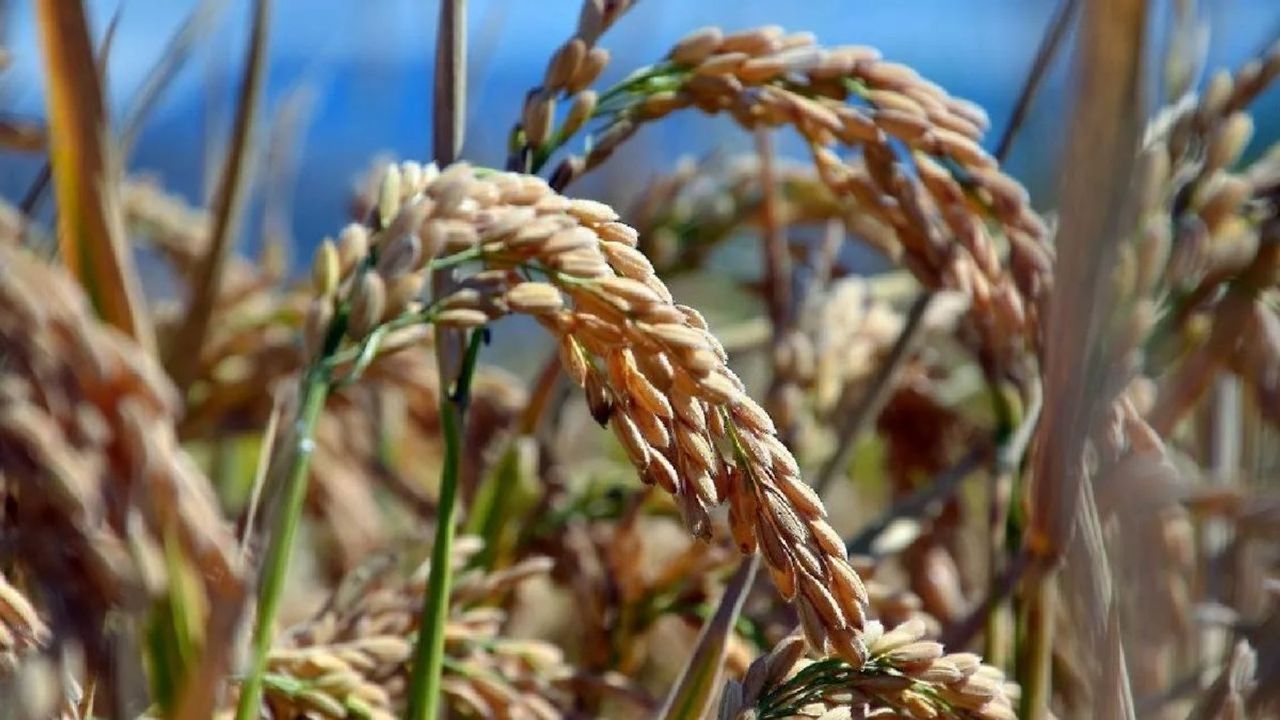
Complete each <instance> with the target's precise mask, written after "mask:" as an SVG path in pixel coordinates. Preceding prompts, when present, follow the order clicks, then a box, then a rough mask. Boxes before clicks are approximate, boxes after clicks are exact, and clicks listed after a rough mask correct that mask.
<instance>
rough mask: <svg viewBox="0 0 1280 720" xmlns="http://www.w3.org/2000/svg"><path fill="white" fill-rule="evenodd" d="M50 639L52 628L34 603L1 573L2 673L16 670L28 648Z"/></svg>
mask: <svg viewBox="0 0 1280 720" xmlns="http://www.w3.org/2000/svg"><path fill="white" fill-rule="evenodd" d="M48 642H49V628H48V626H46V625H45V624H44V621H43V620H41V619H40V616H39V615H38V614H37V613H36V609H35V607H34V606H33V605H32V604H31V601H30V600H27V598H26V596H24V595H23V594H22V593H21V592H19V591H18V589H17V588H15V587H14V586H12V585H10V584H9V581H8V580H7V579H5V577H4V575H3V574H0V677H6V676H8V675H10V674H12V673H13V671H14V670H15V669H16V668H17V666H18V661H19V658H21V657H22V655H23V654H25V653H26V652H27V651H29V650H32V649H35V648H39V647H42V646H44V645H45V644H46V643H48Z"/></svg>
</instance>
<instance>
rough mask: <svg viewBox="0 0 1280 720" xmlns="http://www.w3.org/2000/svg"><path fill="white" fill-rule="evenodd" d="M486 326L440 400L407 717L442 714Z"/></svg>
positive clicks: (423, 719)
mask: <svg viewBox="0 0 1280 720" xmlns="http://www.w3.org/2000/svg"><path fill="white" fill-rule="evenodd" d="M486 332H487V331H486V330H484V329H480V330H477V331H476V332H474V333H472V334H471V342H470V343H469V344H468V346H467V354H466V356H465V358H464V359H463V362H462V369H461V371H460V372H459V373H458V382H457V386H456V387H455V388H454V391H453V393H452V394H450V395H446V396H444V397H442V398H441V400H440V422H441V426H442V432H443V433H444V468H443V469H442V470H441V477H440V500H439V503H438V505H437V508H438V510H437V518H436V539H435V545H434V546H433V547H432V548H431V573H430V575H429V576H428V578H427V593H426V595H424V596H423V599H422V614H421V616H420V617H419V623H418V640H417V643H416V645H415V647H414V651H413V666H412V674H411V676H410V682H409V706H408V710H407V712H406V714H405V717H406V718H407V720H435V718H436V717H437V716H438V715H439V706H440V696H441V694H440V679H441V676H442V674H443V671H444V626H445V621H446V620H447V619H448V617H449V592H450V589H451V588H450V586H451V585H452V583H453V563H452V555H453V536H454V533H455V528H456V524H457V523H456V519H457V514H458V502H457V499H458V476H459V474H460V473H459V469H460V465H461V459H462V440H463V437H462V428H463V420H464V419H465V416H466V410H467V402H468V400H469V399H470V392H471V379H472V377H473V376H474V375H475V369H476V360H477V359H478V358H479V355H480V343H481V342H482V341H483V339H484V337H485V334H486Z"/></svg>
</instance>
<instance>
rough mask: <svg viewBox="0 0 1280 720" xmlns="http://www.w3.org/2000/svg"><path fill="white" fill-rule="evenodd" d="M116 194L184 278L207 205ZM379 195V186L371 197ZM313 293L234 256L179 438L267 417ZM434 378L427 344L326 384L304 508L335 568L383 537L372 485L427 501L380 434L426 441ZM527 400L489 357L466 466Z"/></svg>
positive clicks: (198, 249)
mask: <svg viewBox="0 0 1280 720" xmlns="http://www.w3.org/2000/svg"><path fill="white" fill-rule="evenodd" d="M375 191H376V182H375ZM123 202H124V207H125V212H126V216H127V218H128V220H129V223H130V229H131V230H132V232H133V233H134V235H135V237H136V238H138V239H139V240H145V241H146V242H147V244H148V245H149V246H150V248H151V249H153V250H154V251H156V252H157V254H159V255H160V256H161V257H163V258H164V259H165V261H166V262H167V264H168V265H169V267H170V268H171V269H172V271H173V273H174V275H175V277H176V278H177V279H178V280H180V281H185V279H186V278H188V277H189V276H190V275H191V272H192V270H193V269H194V268H195V267H196V266H197V264H198V262H199V260H200V258H201V255H202V252H203V250H204V248H205V245H206V242H207V240H206V233H207V228H208V227H209V218H208V214H207V213H206V212H204V211H202V210H199V209H197V208H192V207H190V206H189V205H187V204H186V203H185V202H183V201H182V200H181V199H180V198H177V197H175V196H173V195H170V194H168V193H166V192H165V191H164V190H163V189H162V188H160V187H158V186H156V185H155V184H154V183H151V182H146V181H129V182H126V183H125V184H124V187H123ZM375 204H376V197H375V198H374V199H373V200H372V201H370V203H369V205H370V207H372V206H374V205H375ZM310 299H311V290H310V288H309V287H308V286H306V285H305V284H304V285H303V286H301V287H291V286H287V285H285V284H284V283H283V281H282V278H281V277H279V276H278V274H276V273H275V272H274V271H272V270H271V269H270V268H266V269H263V268H261V267H260V266H256V265H254V264H252V263H250V262H249V261H248V260H247V259H245V258H243V257H235V258H233V259H232V262H231V263H230V265H229V267H228V268H227V274H226V279H225V282H224V289H223V292H222V293H221V294H220V296H219V300H218V302H217V304H216V306H215V308H214V313H215V319H216V321H215V322H214V323H213V327H212V328H211V329H210V333H209V337H208V339H207V341H206V345H205V348H204V350H203V353H202V355H203V359H202V362H201V363H200V366H199V368H198V369H197V372H196V381H195V383H194V384H193V386H192V388H191V391H190V392H188V393H187V397H186V410H185V412H184V413H183V416H182V418H181V419H180V421H179V425H178V432H179V437H180V438H183V439H186V438H202V437H209V436H211V435H216V436H223V435H226V434H229V433H240V432H261V431H262V430H263V428H265V427H266V426H267V424H268V419H269V417H270V415H271V412H272V409H273V407H274V406H275V404H276V399H277V398H278V397H280V396H281V395H282V394H283V393H286V392H287V391H288V389H289V388H291V387H292V386H293V384H294V383H293V379H294V378H295V376H296V374H297V373H298V372H299V371H301V370H302V369H303V368H304V367H305V365H306V362H307V358H306V357H304V354H303V351H302V348H301V347H300V346H299V344H298V342H297V336H298V328H299V327H300V326H301V325H302V318H303V315H304V314H305V312H306V308H307V303H308V302H309V301H310ZM157 320H158V322H159V325H160V327H161V330H162V333H163V331H164V330H165V329H166V328H168V327H169V325H168V324H167V317H166V316H165V314H163V313H162V314H161V315H160V317H158V318H157ZM174 320H180V317H178V318H174ZM438 384H439V383H438V377H437V374H436V369H435V362H434V360H433V359H432V357H431V355H430V353H428V352H414V353H384V354H382V355H380V356H379V357H378V358H377V360H376V362H372V363H370V364H369V366H368V367H367V368H365V369H364V372H363V375H362V378H361V382H360V383H356V384H347V385H344V386H342V387H338V388H335V390H334V392H332V393H331V394H330V397H329V399H328V401H327V402H326V405H325V412H324V414H323V415H322V417H321V419H320V421H319V423H318V426H317V429H316V437H315V441H316V444H315V445H316V446H315V451H314V457H315V462H313V463H311V479H310V482H309V483H308V485H307V492H308V502H307V508H308V510H309V511H311V512H314V513H315V515H316V516H317V519H318V520H319V521H320V524H319V526H318V528H317V529H320V530H323V531H325V532H323V533H322V535H321V538H320V539H321V541H322V544H323V546H324V551H323V552H322V553H320V556H321V558H322V559H323V561H324V563H325V569H326V570H327V571H328V573H329V574H330V575H331V576H332V577H333V578H335V579H336V578H338V577H341V576H342V575H343V574H344V573H345V572H346V571H348V570H350V569H351V568H352V566H353V565H354V563H355V562H357V561H358V560H359V559H360V558H361V557H363V556H364V555H365V554H366V553H367V552H368V551H369V550H370V549H371V548H373V547H376V546H378V545H380V544H381V543H383V542H385V541H386V539H387V536H386V530H387V524H386V522H385V519H384V518H383V517H382V511H381V510H380V508H379V506H378V500H377V498H376V492H377V490H378V489H379V487H380V486H381V487H383V488H389V489H390V490H391V491H392V492H393V493H395V494H397V495H399V496H401V497H402V498H404V499H405V500H407V502H408V504H409V505H411V506H414V507H423V506H425V504H426V499H425V498H424V497H422V496H420V495H417V494H414V493H413V492H412V491H413V489H414V488H413V485H412V483H410V482H408V481H407V480H405V479H404V478H401V477H400V476H399V474H398V471H399V468H398V467H396V466H394V465H392V464H389V462H388V458H387V456H386V455H387V454H386V453H384V452H382V451H381V450H380V448H379V443H387V442H394V443H396V444H398V445H401V446H412V447H420V446H423V445H428V446H430V445H432V444H434V443H435V442H436V439H437V438H438V436H439V418H438V416H437V413H438V410H439V393H438ZM264 389H266V390H268V391H267V392H264ZM523 404H524V397H523V389H522V388H519V387H518V386H517V384H516V383H515V381H514V379H513V378H510V377H504V376H501V375H500V374H499V373H497V372H494V371H492V370H490V369H488V368H485V369H483V370H482V371H481V373H480V375H479V376H478V377H477V379H476V383H475V387H474V389H473V391H472V412H471V418H472V419H471V422H469V423H468V433H470V435H471V436H469V437H468V438H467V442H466V443H465V445H466V447H467V449H468V452H469V453H472V454H474V455H475V456H476V457H473V458H471V459H470V460H469V461H468V462H467V463H465V466H466V468H467V472H469V473H483V472H485V470H486V463H487V461H488V458H487V457H486V456H485V451H486V450H488V449H490V448H491V442H492V441H493V440H494V438H495V437H496V436H497V435H499V434H500V433H501V432H502V431H503V429H504V428H505V427H508V426H510V424H511V423H512V422H513V421H514V413H515V411H516V410H517V409H518V407H519V406H523ZM466 486H470V485H466Z"/></svg>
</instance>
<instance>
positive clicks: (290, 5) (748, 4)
mask: <svg viewBox="0 0 1280 720" xmlns="http://www.w3.org/2000/svg"><path fill="white" fill-rule="evenodd" d="M1056 4H1057V3H1056V2H1055V0H1019V1H1017V2H1014V1H1013V0H965V1H964V2H955V1H954V0H911V1H910V2H892V3H886V2H881V1H880V0H806V1H805V2H794V3H780V2H778V1H777V0H698V1H696V2H691V1H690V0H643V1H642V2H641V3H640V4H639V6H638V7H637V8H636V9H635V10H633V11H632V12H631V17H630V19H629V21H628V22H626V23H621V24H620V25H619V26H618V27H617V28H615V29H614V30H612V31H611V32H610V33H609V35H608V36H607V37H606V39H605V42H604V45H605V46H607V47H608V48H609V49H610V51H611V52H612V53H613V57H614V61H613V62H612V63H610V65H609V67H608V68H607V69H606V71H605V75H604V77H603V78H602V80H601V85H600V86H601V87H607V86H608V85H609V84H611V83H613V82H615V81H616V80H618V79H620V78H621V77H623V76H624V75H625V74H627V73H629V72H630V71H631V70H633V69H635V68H638V67H641V66H643V65H646V64H649V63H652V62H653V61H655V60H657V59H658V58H659V56H660V55H661V53H662V52H664V51H665V48H668V47H670V46H671V45H672V43H674V42H675V41H676V40H677V39H678V38H680V37H681V36H682V35H684V34H685V33H687V32H689V31H690V30H693V29H695V28H698V27H701V26H704V25H710V24H719V25H722V26H725V27H726V29H739V28H748V27H752V26H758V25H762V24H768V23H771V22H780V23H782V24H783V25H785V26H786V27H788V28H789V29H800V28H808V29H812V30H813V31H814V32H815V33H816V34H817V36H818V39H819V40H820V41H821V42H822V43H823V44H826V45H835V44H841V43H855V44H867V45H873V46H875V47H878V48H879V49H880V50H881V51H882V52H883V53H884V55H885V57H886V58H888V59H891V60H895V61H899V62H903V63H907V64H909V65H911V66H912V67H914V68H916V69H917V70H918V71H919V72H920V73H921V74H922V75H924V76H925V77H928V78H930V79H932V80H934V81H936V82H938V83H940V84H941V85H943V86H944V87H946V88H947V89H948V90H949V91H950V92H951V93H952V94H955V95H958V96H961V97H965V98H968V99H971V100H974V101H976V102H977V103H979V104H981V105H982V106H983V107H985V108H987V110H988V112H989V113H990V115H991V120H992V124H993V131H992V133H991V134H990V135H989V136H988V137H989V138H990V140H989V142H990V143H992V144H994V143H995V142H996V139H997V138H998V137H999V133H1000V131H1001V130H1002V128H1003V126H1004V124H1005V122H1006V119H1007V116H1008V114H1009V111H1010V109H1011V108H1012V106H1013V104H1014V102H1015V99H1016V95H1017V91H1018V87H1019V83H1021V82H1022V80H1023V78H1024V76H1025V74H1026V73H1027V69H1028V67H1029V65H1030V63H1031V60H1032V57H1033V56H1034V54H1035V50H1036V47H1037V44H1038V43H1039V41H1040V39H1041V37H1042V35H1043V33H1044V30H1045V28H1046V26H1047V24H1048V22H1049V19H1050V17H1051V15H1052V14H1053V11H1054V8H1055V6H1056ZM204 5H205V6H207V7H212V8H215V9H217V12H216V14H215V15H213V20H212V21H211V22H210V23H208V24H207V26H206V29H205V30H204V31H202V36H201V37H200V38H199V39H198V40H197V41H196V42H195V43H194V45H193V51H192V54H191V56H190V58H189V59H188V60H187V62H186V63H185V64H184V65H183V66H182V68H181V70H180V71H179V73H178V74H177V76H176V77H175V78H174V80H173V82H172V84H171V85H170V86H169V87H168V88H167V89H166V90H165V92H164V94H163V96H162V97H161V99H160V101H159V103H158V104H157V105H156V107H155V109H154V112H152V113H151V114H150V115H149V116H148V117H147V118H146V119H145V123H144V125H143V128H142V132H141V136H140V139H139V142H138V145H137V147H136V149H135V151H134V152H133V154H132V156H131V157H130V158H129V160H128V169H129V171H130V172H131V173H147V174H150V175H153V176H155V177H156V178H157V179H158V180H160V182H161V183H162V184H163V185H164V186H165V187H166V188H168V189H169V190H170V191H173V192H176V193H178V194H180V195H182V196H184V197H185V198H186V199H187V200H188V201H190V202H191V203H193V204H196V205H203V204H205V200H206V196H207V193H208V192H209V188H210V187H211V183H210V178H213V177H216V176H217V175H216V171H217V168H216V167H214V166H213V165H214V162H216V161H214V162H211V161H210V158H220V157H221V156H222V153H223V150H224V147H225V145H224V143H225V142H226V139H227V137H228V135H229V133H230V124H231V112H232V108H234V106H235V93H236V91H237V85H238V82H239V77H240V72H241V67H240V66H241V63H242V62H243V58H244V47H245V43H246V41H247V35H248V25H249V23H248V17H247V13H248V9H247V7H248V3H246V2H239V1H235V0H231V1H227V0H216V1H213V2H209V1H208V0H206V2H205V3H204ZM1169 5H1170V4H1169V3H1157V4H1156V7H1157V9H1158V10H1159V12H1157V13H1156V17H1154V18H1153V26H1154V27H1157V28H1167V27H1168V26H1169V24H1170V23H1169V22H1168V13H1169V12H1170V9H1169ZM0 6H2V7H3V15H0V22H2V23H3V25H2V27H3V38H4V46H5V47H7V48H8V49H9V51H10V53H11V58H10V65H9V67H8V68H7V69H6V70H4V71H3V73H0V112H3V113H5V114H8V115H10V116H16V117H18V118H27V119H38V118H39V117H40V116H41V115H42V114H43V112H44V110H43V108H44V105H43V103H44V97H43V88H42V86H41V79H40V77H41V71H40V67H39V52H38V50H39V48H38V45H37V38H36V34H35V23H34V18H33V9H32V7H31V4H30V3H29V2H26V1H25V0H17V1H14V0H9V2H0ZM89 6H90V8H91V11H92V12H93V22H94V26H95V31H96V36H97V37H98V38H101V37H102V36H103V34H104V32H105V29H106V27H107V26H108V24H109V23H110V22H111V21H112V19H113V18H117V20H116V22H117V27H116V30H115V39H114V42H113V45H112V47H111V52H110V58H109V61H108V81H107V82H108V87H109V93H110V104H111V108H112V112H113V114H114V119H115V121H116V122H117V123H118V122H119V121H120V119H121V116H122V115H123V113H124V112H125V110H126V109H127V108H128V106H129V103H130V101H131V99H132V98H134V96H135V94H136V93H137V91H138V89H139V85H140V84H141V83H142V82H143V80H144V78H145V77H146V76H147V74H148V72H149V71H150V70H151V68H152V67H153V66H154V65H155V64H156V63H157V62H158V61H159V60H160V59H161V58H162V57H163V56H164V54H165V52H166V46H167V45H168V43H169V40H170V38H171V37H172V36H173V35H174V33H175V32H176V31H177V29H178V28H179V27H180V26H181V25H182V23H183V22H184V20H185V19H186V18H187V17H188V16H189V15H190V14H191V12H192V11H193V9H194V8H195V7H196V6H197V3H196V2H195V1H194V0H100V1H96V2H90V3H89ZM579 6H580V2H579V0H472V2H470V3H469V18H468V21H469V34H470V37H471V48H470V65H471V78H470V82H471V88H470V91H469V97H470V100H471V107H470V108H469V113H468V118H469V127H468V135H467V141H466V147H465V149H464V151H463V155H464V156H465V157H466V158H468V159H469V160H471V161H472V162H474V163H477V164H482V165H490V166H500V165H501V164H502V163H503V161H504V159H505V157H506V138H507V133H508V132H509V131H510V128H511V126H512V123H513V122H514V121H515V120H516V118H517V117H518V115H519V112H520V107H521V104H522V99H523V97H524V93H525V92H526V91H527V90H528V89H529V88H530V87H533V86H535V85H537V84H538V83H539V82H540V80H541V77H542V72H543V68H544V67H545V62H546V59H547V57H549V55H550V54H551V53H552V52H553V51H554V50H555V49H556V47H557V46H558V44H559V43H560V42H562V41H563V39H564V38H565V37H567V36H568V35H569V34H570V33H571V32H572V31H573V28H574V23H575V21H576V15H577V11H578V8H579ZM436 11H437V3H435V2H430V1H428V0H367V1H365V2H351V1H350V0H280V1H279V2H277V3H275V10H274V13H273V18H272V22H271V30H270V38H269V52H270V64H269V74H268V80H267V87H266V103H265V105H264V108H265V110H266V116H265V117H264V118H263V120H262V122H261V123H260V124H259V137H258V138H257V148H258V152H257V153H256V155H257V157H258V159H259V161H260V162H261V164H262V165H261V167H259V168H258V172H257V173H256V176H255V177H256V179H257V181H258V182H257V186H256V192H255V193H254V201H253V210H252V212H251V213H250V214H249V215H248V218H249V220H248V222H247V224H246V226H245V227H244V230H243V232H242V234H241V238H242V241H241V246H240V250H241V252H244V253H246V254H248V255H250V256H252V255H254V254H255V251H256V249H257V248H258V246H259V245H260V244H261V240H262V237H263V235H264V233H267V232H272V233H280V234H282V235H283V236H284V237H286V238H288V242H289V244H290V246H292V247H293V253H292V255H293V257H294V258H305V257H307V256H308V255H309V248H310V247H312V246H313V245H314V244H315V243H316V242H317V241H318V240H319V238H321V237H323V236H324V235H325V234H327V233H333V232H334V231H335V229H336V228H338V227H340V226H341V225H342V224H343V223H345V222H346V217H347V207H348V203H349V198H350V196H351V190H352V187H353V183H355V182H356V181H357V179H358V177H359V176H360V175H361V174H363V173H364V172H365V171H366V170H367V169H368V168H369V167H370V163H371V162H372V161H373V160H374V159H375V158H376V157H378V156H380V155H381V156H383V157H387V156H394V157H397V158H425V157H426V156H427V154H428V150H429V147H430V137H431V127H430V112H429V108H430V92H431V91H430V86H431V72H432V67H431V66H432V55H433V47H432V37H433V33H434V24H435V15H436ZM1203 20H1204V23H1205V25H1204V27H1206V28H1207V29H1208V31H1209V32H1208V37H1207V38H1205V43H1206V45H1205V48H1204V58H1205V60H1204V63H1203V66H1204V67H1203V68H1202V69H1200V71H1199V72H1198V75H1199V76H1200V77H1203V76H1204V74H1205V69H1207V70H1208V71H1213V70H1216V69H1219V68H1231V67H1235V66H1237V65H1239V64H1240V63H1241V62H1243V61H1244V60H1245V59H1247V58H1249V57H1251V56H1253V55H1254V54H1256V53H1257V51H1258V50H1259V48H1260V47H1262V46H1263V45H1264V44H1265V43H1266V41H1267V39H1268V38H1273V37H1274V36H1275V34H1276V32H1277V30H1278V29H1280V5H1277V3H1276V2H1275V1H1274V0H1217V1H1216V2H1209V3H1204V15H1203ZM1165 41H1166V39H1160V42H1165ZM1068 47H1070V45H1068ZM1067 66H1068V63H1067V62H1066V58H1065V57H1062V56H1060V57H1059V59H1058V61H1057V62H1056V63H1055V68H1054V71H1053V73H1052V74H1051V76H1050V77H1049V79H1048V81H1047V84H1046V87H1045V90H1044V92H1042V94H1041V95H1040V97H1039V98H1038V99H1037V102H1036V104H1035V106H1034V107H1033V108H1032V112H1031V116H1030V118H1029V120H1028V123H1027V125H1026V126H1025V127H1024V128H1023V130H1022V135H1021V136H1020V138H1019V141H1018V143H1017V145H1016V146H1015V149H1014V151H1013V153H1012V155H1011V156H1010V160H1009V162H1008V164H1007V167H1008V170H1009V171H1010V173H1011V174H1012V175H1014V176H1015V177H1017V178H1019V179H1021V180H1022V181H1023V182H1024V183H1025V184H1027V186H1028V187H1029V189H1030V190H1031V192H1032V196H1033V198H1034V200H1035V204H1036V205H1037V207H1039V208H1042V209H1043V208H1048V207H1051V206H1052V205H1053V197H1052V193H1053V181H1052V178H1053V177H1054V175H1053V173H1052V169H1053V167H1054V166H1055V162H1056V160H1057V153H1058V151H1059V149H1060V147H1061V145H1062V142H1063V138H1064V133H1063V127H1062V124H1063V122H1064V119H1063V118H1064V113H1063V112H1062V110H1063V105H1062V103H1063V98H1064V94H1065V92H1066V74H1067V72H1066V71H1067ZM1153 90H1154V92H1155V93H1156V94H1155V96H1154V97H1155V98H1157V99H1158V98H1159V94H1158V93H1159V88H1153ZM1257 108H1258V111H1257V113H1256V114H1255V118H1256V122H1257V124H1258V128H1257V133H1256V135H1255V137H1254V140H1253V144H1252V150H1251V152H1252V153H1257V152H1258V151H1259V149H1260V148H1264V147H1267V146H1269V145H1270V144H1271V143H1272V142H1274V140H1275V138H1276V136H1277V134H1280V94H1278V93H1277V92H1275V91H1272V92H1271V93H1269V94H1268V95H1266V96H1264V97H1263V98H1262V99H1261V100H1260V102H1259V104H1258V106H1257ZM751 142H752V141H751V138H750V137H749V136H747V135H746V134H744V133H742V132H740V131H738V130H736V129H735V128H734V127H733V126H732V123H731V121H729V120H728V119H727V118H724V119H720V120H710V119H707V118H704V117H701V116H698V115H696V114H688V113H687V114H682V115H679V116H677V117H675V118H672V119H671V121H669V122H664V123H661V124H660V125H659V126H657V127H653V128H648V129H646V130H644V131H643V132H641V133H640V135H639V137H637V138H636V139H635V140H634V141H632V142H631V143H629V144H627V145H626V146H625V147H624V149H623V150H622V151H621V153H620V157H619V158H618V159H617V160H616V161H614V162H611V163H608V164H606V166H605V167H604V168H602V172H600V173H597V174H594V175H593V176H592V177H591V178H589V179H588V181H587V182H584V183H583V184H582V185H579V186H576V188H575V191H576V192H578V193H581V194H584V195H591V196H593V197H599V198H600V199H604V200H608V201H610V202H613V203H617V204H620V205H622V206H624V207H625V206H626V205H627V201H628V200H630V199H632V198H634V196H635V195H636V194H638V193H639V192H640V191H641V190H642V189H643V187H644V185H645V183H646V182H647V181H648V180H649V179H651V178H652V177H653V176H655V175H657V174H660V173H663V172H667V171H669V170H671V169H672V168H673V167H674V166H675V164H676V162H677V160H678V159H679V158H680V157H682V156H688V155H694V156H706V155H708V154H710V153H713V152H720V153H725V154H732V153H734V152H735V151H738V150H750V148H751ZM780 142H782V148H783V150H784V151H790V152H792V153H794V154H796V155H797V157H799V147H798V146H791V147H788V145H787V144H786V138H782V139H780ZM570 150H575V151H580V150H581V148H580V147H576V146H571V147H570ZM42 164H43V158H42V157H40V156H38V155H34V154H32V155H21V154H18V155H9V156H0V193H2V194H3V196H4V197H5V198H7V199H10V200H12V201H14V202H17V201H18V200H19V199H21V198H22V197H23V196H24V194H25V193H26V192H27V190H28V188H29V187H30V186H31V183H32V181H33V180H34V179H35V178H36V176H37V175H38V173H39V170H40V167H41V165H42ZM552 166H554V162H553V163H552ZM265 196H271V198H272V199H271V203H272V204H273V205H274V206H275V207H279V208H283V211H282V212H280V213H276V216H275V217H272V218H269V220H268V221H267V222H264V220H263V213H262V207H263V202H264V197H265ZM46 205H47V203H46ZM47 212H48V210H47V207H46V209H45V213H46V217H47Z"/></svg>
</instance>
